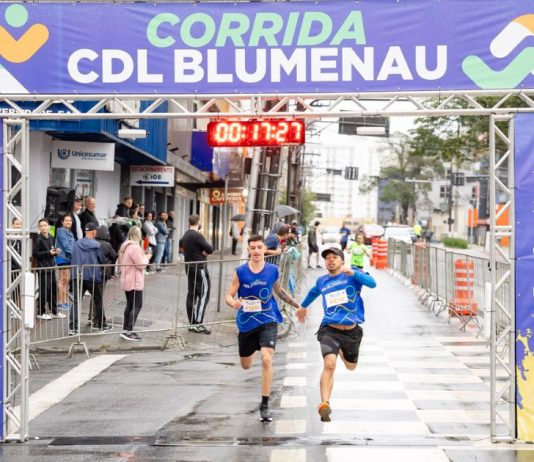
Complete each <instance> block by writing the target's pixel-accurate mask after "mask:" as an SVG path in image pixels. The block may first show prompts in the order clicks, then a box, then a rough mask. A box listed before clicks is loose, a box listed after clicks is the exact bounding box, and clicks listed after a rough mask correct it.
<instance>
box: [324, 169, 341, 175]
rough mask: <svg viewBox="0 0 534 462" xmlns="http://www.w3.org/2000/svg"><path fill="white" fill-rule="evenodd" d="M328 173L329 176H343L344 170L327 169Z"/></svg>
mask: <svg viewBox="0 0 534 462" xmlns="http://www.w3.org/2000/svg"><path fill="white" fill-rule="evenodd" d="M326 173H327V174H328V175H342V174H343V170H336V169H334V168H327V169H326Z"/></svg>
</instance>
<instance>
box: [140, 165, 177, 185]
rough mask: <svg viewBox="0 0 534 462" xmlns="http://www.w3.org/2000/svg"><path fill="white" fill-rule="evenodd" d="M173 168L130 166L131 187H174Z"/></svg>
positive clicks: (163, 166)
mask: <svg viewBox="0 0 534 462" xmlns="http://www.w3.org/2000/svg"><path fill="white" fill-rule="evenodd" d="M174 183H175V179H174V167H169V166H166V165H132V166H130V185H131V186H159V187H163V188H172V187H173V186H174Z"/></svg>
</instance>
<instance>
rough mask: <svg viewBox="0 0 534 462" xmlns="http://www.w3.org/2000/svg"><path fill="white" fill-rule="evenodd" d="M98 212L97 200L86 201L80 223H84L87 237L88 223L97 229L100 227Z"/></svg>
mask: <svg viewBox="0 0 534 462" xmlns="http://www.w3.org/2000/svg"><path fill="white" fill-rule="evenodd" d="M95 211H96V199H95V198H94V197H87V198H86V199H85V210H84V211H83V212H82V213H80V221H81V222H82V231H83V235H84V236H85V227H86V226H87V223H94V224H95V225H96V228H95V229H98V227H99V226H100V225H99V223H98V220H97V219H96V216H95Z"/></svg>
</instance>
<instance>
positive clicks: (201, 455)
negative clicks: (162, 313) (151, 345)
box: [0, 270, 534, 462]
mask: <svg viewBox="0 0 534 462" xmlns="http://www.w3.org/2000/svg"><path fill="white" fill-rule="evenodd" d="M320 274H322V272H321V271H320V270H308V271H307V283H308V285H310V284H311V282H312V281H313V279H314V278H315V277H317V276H318V275H320ZM377 280H378V283H379V287H378V288H377V289H375V290H374V291H370V290H366V291H364V294H363V295H364V299H365V303H366V313H367V322H366V324H365V328H364V329H365V336H364V342H363V344H362V350H361V359H360V362H359V366H358V368H357V370H356V371H355V372H353V373H350V372H347V371H345V370H344V369H343V366H342V365H341V364H338V370H337V372H336V382H335V385H334V393H333V397H332V406H333V409H334V412H333V421H332V422H331V423H321V422H320V421H319V418H318V416H317V414H316V406H317V404H318V399H319V387H318V383H319V376H320V373H321V365H322V363H321V358H320V352H319V346H318V344H317V342H316V340H315V338H314V335H313V334H314V332H315V330H316V327H317V325H318V324H319V322H320V314H321V309H320V306H319V305H318V304H317V303H316V304H314V305H313V306H312V316H311V320H310V322H309V324H308V325H306V326H303V327H300V328H299V329H298V330H297V332H295V333H294V334H293V335H292V336H291V337H290V338H288V339H287V340H285V341H283V342H281V343H279V345H278V347H277V352H276V356H275V378H274V383H273V393H272V397H271V408H272V410H273V414H274V418H275V420H274V421H273V422H272V423H271V424H262V423H260V422H259V419H258V406H259V400H260V393H259V372H260V371H259V365H258V364H256V365H255V366H254V367H253V368H252V369H251V370H248V371H243V370H241V368H240V367H239V360H238V357H237V347H236V346H235V345H231V346H220V345H218V344H217V340H216V339H214V340H213V345H212V348H211V349H206V348H202V350H198V351H196V350H195V349H194V346H193V345H191V347H190V350H188V351H185V352H181V351H178V350H168V351H165V352H159V351H149V352H139V353H135V352H130V353H129V354H126V355H125V356H124V357H122V358H121V359H119V360H117V361H116V362H115V363H113V364H112V365H111V366H109V367H108V368H107V369H105V370H104V371H103V372H101V373H99V374H98V375H96V376H95V377H94V378H92V379H91V380H89V381H88V382H86V383H85V384H83V385H81V386H79V387H78V388H76V389H75V390H74V391H72V392H71V393H70V394H68V395H67V396H66V397H65V398H64V399H62V401H61V402H60V403H58V404H55V405H53V406H51V407H50V408H49V409H47V410H46V411H44V412H43V413H42V414H40V415H39V416H37V417H36V418H34V419H33V420H32V421H31V423H30V434H31V435H32V440H31V441H29V442H27V443H25V444H4V445H0V460H1V461H9V462H22V461H33V460H35V461H52V460H53V461H58V460H61V461H100V460H106V461H108V460H109V461H152V460H153V461H177V460H180V461H208V460H210V461H213V460H221V461H222V460H225V461H241V460H243V461H245V460H246V461H249V460H258V461H264V460H265V461H275V462H276V461H286V460H287V461H291V462H297V461H326V460H328V461H333V462H334V461H345V460H346V461H353V460H358V461H360V462H367V461H371V460H373V461H381V460H384V461H385V460H396V461H411V462H415V461H420V460H421V461H423V460H424V461H425V462H431V461H452V462H457V461H458V462H459V461H462V462H463V461H468V462H471V461H499V462H508V461H521V462H525V461H530V460H532V461H534V451H530V450H528V449H529V447H528V446H526V447H524V446H521V445H517V446H495V445H491V443H490V441H489V389H488V385H487V383H488V378H489V376H488V364H489V359H488V351H487V347H486V345H485V343H484V342H483V341H481V340H478V339H476V338H475V337H474V335H473V332H468V333H463V332H459V331H458V326H457V325H456V324H455V323H454V322H453V323H451V324H448V323H447V322H446V321H444V320H443V319H438V318H435V317H434V316H433V315H432V314H431V313H430V312H429V311H428V310H427V309H426V308H425V307H423V306H421V305H420V304H418V302H417V298H416V297H415V295H414V294H413V293H412V292H411V291H410V290H409V289H408V288H406V287H405V286H403V285H402V284H400V283H399V282H398V281H396V280H394V279H393V278H392V277H391V276H390V275H388V274H387V273H385V272H381V273H379V274H377ZM207 339H209V337H204V338H203V339H202V340H203V341H204V346H205V343H206V341H209V340H207ZM228 340H231V339H226V345H228V344H229V343H232V342H231V341H230V342H229V341H228ZM39 360H40V364H41V370H40V371H34V372H33V373H32V379H31V387H32V392H35V391H36V390H39V389H41V388H42V387H43V386H44V385H46V384H47V383H50V382H52V380H55V379H58V378H60V377H62V374H64V373H65V372H67V371H68V370H70V369H71V368H72V367H74V366H76V365H78V364H80V363H83V361H84V359H83V357H82V356H81V355H79V356H77V357H75V358H73V359H70V360H65V359H64V356H57V355H42V356H41V357H40V358H39ZM53 383H54V384H57V385H54V386H57V389H58V393H59V391H60V388H61V379H60V381H58V382H53ZM52 393H53V391H52ZM37 437H38V438H39V439H34V438H37Z"/></svg>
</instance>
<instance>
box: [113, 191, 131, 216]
mask: <svg viewBox="0 0 534 462" xmlns="http://www.w3.org/2000/svg"><path fill="white" fill-rule="evenodd" d="M132 205H133V198H132V197H130V196H126V197H125V198H124V199H122V204H118V205H117V210H116V211H115V215H117V216H118V217H125V218H128V217H129V216H130V209H131V208H132Z"/></svg>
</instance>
